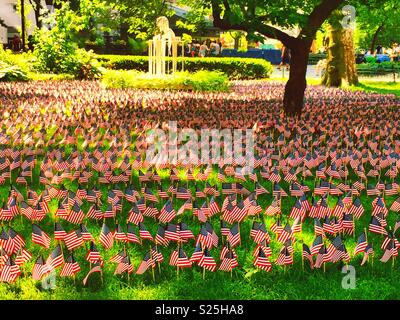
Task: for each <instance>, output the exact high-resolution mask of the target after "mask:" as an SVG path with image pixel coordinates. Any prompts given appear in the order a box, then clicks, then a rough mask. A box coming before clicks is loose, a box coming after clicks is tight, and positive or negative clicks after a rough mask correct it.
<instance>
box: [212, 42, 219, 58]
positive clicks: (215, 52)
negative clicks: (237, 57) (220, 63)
mask: <svg viewBox="0 0 400 320" xmlns="http://www.w3.org/2000/svg"><path fill="white" fill-rule="evenodd" d="M219 52H220V47H219V44H218V42H214V41H213V42H211V44H210V54H211V56H212V57H218V56H219Z"/></svg>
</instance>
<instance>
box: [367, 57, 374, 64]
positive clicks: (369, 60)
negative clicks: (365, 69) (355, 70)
mask: <svg viewBox="0 0 400 320" xmlns="http://www.w3.org/2000/svg"><path fill="white" fill-rule="evenodd" d="M365 61H366V62H367V63H373V62H376V59H375V57H373V56H367V57H365Z"/></svg>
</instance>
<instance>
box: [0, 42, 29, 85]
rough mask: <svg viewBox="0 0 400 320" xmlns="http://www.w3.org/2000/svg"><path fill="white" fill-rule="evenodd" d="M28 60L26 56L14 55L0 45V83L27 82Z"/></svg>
mask: <svg viewBox="0 0 400 320" xmlns="http://www.w3.org/2000/svg"><path fill="white" fill-rule="evenodd" d="M30 59H31V57H30V56H29V55H28V54H14V53H13V52H11V51H10V50H4V49H3V46H1V45H0V81H27V80H28V79H29V77H28V72H29V71H30V70H31V66H30V62H29V60H30Z"/></svg>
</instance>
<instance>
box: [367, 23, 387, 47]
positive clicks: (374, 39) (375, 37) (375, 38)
mask: <svg viewBox="0 0 400 320" xmlns="http://www.w3.org/2000/svg"><path fill="white" fill-rule="evenodd" d="M383 26H384V24H383V23H382V24H381V25H380V26H379V27H378V29H376V31H375V33H374V36H373V37H372V40H371V46H370V47H369V51H370V52H371V54H374V52H375V44H376V40H377V39H378V34H379V32H381V30H382V29H383Z"/></svg>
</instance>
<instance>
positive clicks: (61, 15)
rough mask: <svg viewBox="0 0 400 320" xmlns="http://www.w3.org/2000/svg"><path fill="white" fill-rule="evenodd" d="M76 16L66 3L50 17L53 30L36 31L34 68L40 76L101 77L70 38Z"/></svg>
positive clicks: (89, 56) (92, 60) (88, 55)
mask: <svg viewBox="0 0 400 320" xmlns="http://www.w3.org/2000/svg"><path fill="white" fill-rule="evenodd" d="M75 19H76V16H75V15H74V14H73V13H72V11H71V10H69V5H68V3H64V4H63V5H62V7H61V8H60V9H58V10H56V11H55V13H54V14H53V15H51V16H50V18H49V21H50V22H51V24H53V25H54V26H53V28H51V29H50V30H49V29H45V28H44V29H41V30H37V31H36V33H35V43H36V45H35V50H34V55H35V57H36V64H37V68H38V70H39V71H41V72H46V73H54V74H63V73H68V74H72V75H74V76H75V77H76V78H78V79H94V78H99V77H100V76H101V72H102V70H101V68H100V64H99V63H98V62H97V61H96V59H95V58H94V56H93V55H92V54H91V52H87V51H85V50H83V49H79V48H78V45H77V43H76V39H75V37H74V34H75V33H76V29H77V28H78V26H77V25H75Z"/></svg>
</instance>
